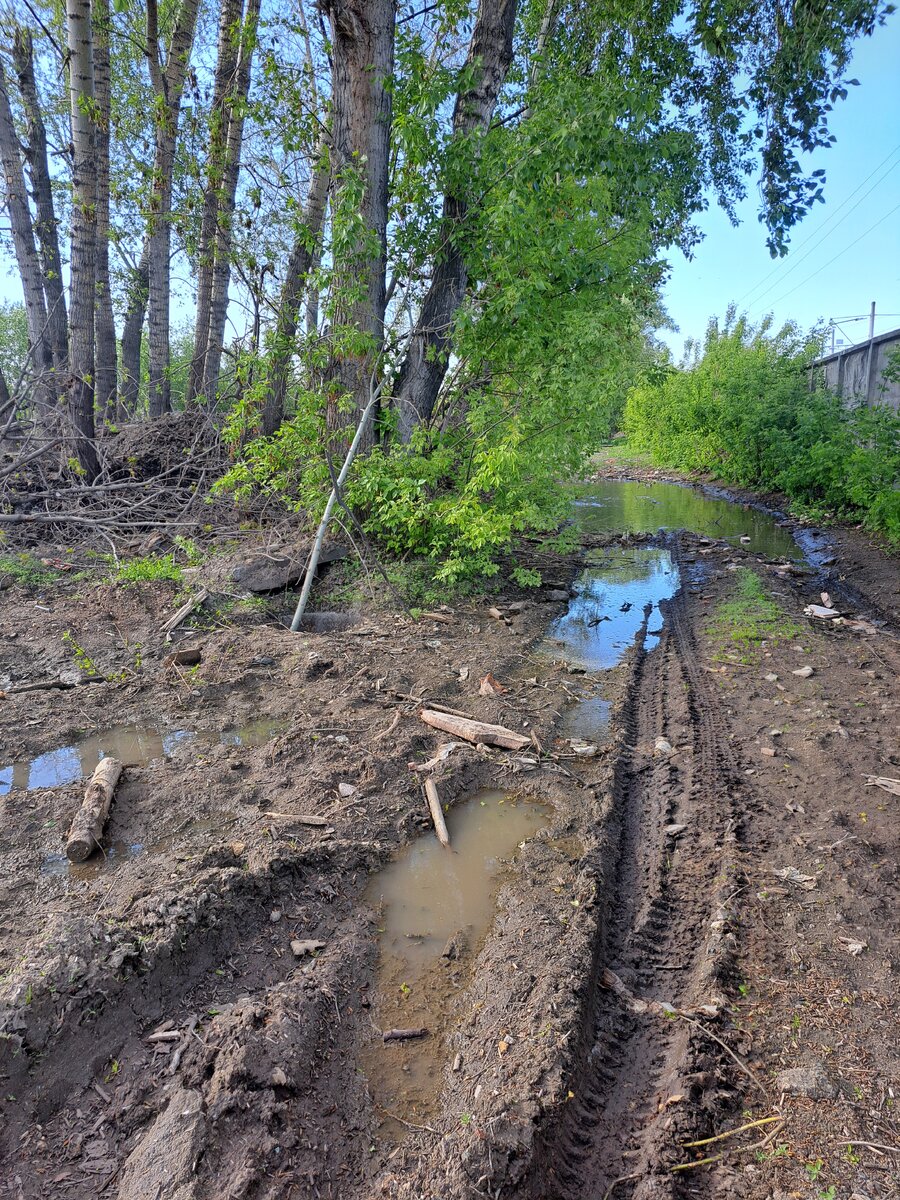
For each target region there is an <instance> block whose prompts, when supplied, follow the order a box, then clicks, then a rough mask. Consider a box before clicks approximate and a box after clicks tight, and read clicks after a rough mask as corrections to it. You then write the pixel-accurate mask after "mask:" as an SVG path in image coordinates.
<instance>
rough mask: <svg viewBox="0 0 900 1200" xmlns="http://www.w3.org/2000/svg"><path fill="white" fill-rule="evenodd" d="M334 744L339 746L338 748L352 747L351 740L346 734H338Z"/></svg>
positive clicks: (335, 736)
mask: <svg viewBox="0 0 900 1200" xmlns="http://www.w3.org/2000/svg"><path fill="white" fill-rule="evenodd" d="M334 742H335V745H337V746H349V745H350V739H349V738H348V737H347V735H346V733H336V734H335V735H334Z"/></svg>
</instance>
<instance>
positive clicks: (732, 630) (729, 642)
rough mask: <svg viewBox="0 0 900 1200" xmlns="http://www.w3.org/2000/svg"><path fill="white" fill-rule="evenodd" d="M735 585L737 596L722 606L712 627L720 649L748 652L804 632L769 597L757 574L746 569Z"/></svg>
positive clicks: (711, 631) (737, 575)
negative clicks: (729, 648) (761, 645)
mask: <svg viewBox="0 0 900 1200" xmlns="http://www.w3.org/2000/svg"><path fill="white" fill-rule="evenodd" d="M735 583H736V588H735V592H736V594H735V596H734V597H733V598H732V599H731V600H727V601H725V602H724V603H723V604H720V605H719V606H718V608H717V610H716V614H715V617H714V619H713V622H712V626H711V628H710V634H711V636H712V638H713V641H714V642H716V643H717V644H718V645H719V647H720V648H724V647H725V646H732V647H735V648H737V649H738V650H739V651H741V652H742V653H746V652H747V651H749V650H752V649H754V648H755V647H757V646H758V645H759V644H760V642H762V641H766V642H770V643H772V642H777V641H778V640H780V639H787V638H793V637H796V636H797V635H798V634H799V633H801V632H802V631H801V629H800V627H799V625H797V624H796V623H795V622H793V621H790V620H788V619H787V618H786V616H785V614H784V612H783V611H782V609H781V608H779V606H778V605H777V604H776V603H775V602H774V601H773V600H771V599H770V598H769V596H767V595H766V591H765V588H764V587H763V583H762V580H761V579H760V577H759V576H758V575H757V574H756V572H755V571H750V570H748V569H747V568H745V567H742V568H741V569H740V570H738V571H737V572H736V573H735ZM721 656H722V655H721V653H719V654H718V655H717V657H721Z"/></svg>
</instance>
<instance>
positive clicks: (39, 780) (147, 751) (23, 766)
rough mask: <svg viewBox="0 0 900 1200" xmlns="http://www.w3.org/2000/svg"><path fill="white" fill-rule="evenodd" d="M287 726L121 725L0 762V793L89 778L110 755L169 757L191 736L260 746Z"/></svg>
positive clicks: (126, 759) (135, 759) (270, 722)
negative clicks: (34, 755)
mask: <svg viewBox="0 0 900 1200" xmlns="http://www.w3.org/2000/svg"><path fill="white" fill-rule="evenodd" d="M285 727H286V725H285V722H284V721H282V720H276V719H274V718H271V717H257V718H256V719H255V720H254V721H251V722H250V723H249V724H248V725H244V726H240V727H239V728H235V729H223V730H220V731H215V730H194V729H169V730H163V729H160V728H159V727H158V726H156V725H120V726H118V727H116V728H114V729H105V730H103V731H102V732H101V733H96V734H90V735H89V736H87V737H84V738H82V739H81V740H80V741H78V742H74V743H73V744H72V745H70V746H60V747H58V748H57V749H56V750H50V751H48V752H47V753H46V754H41V755H38V757H37V758H31V759H28V758H24V759H20V760H19V761H18V762H14V763H10V764H8V765H7V766H4V767H0V796H5V795H7V794H8V793H9V792H11V791H13V790H16V791H25V790H27V789H28V788H52V787H62V786H63V785H64V784H67V783H75V782H76V781H77V780H79V779H86V778H87V777H88V776H89V775H90V774H91V773H92V771H93V770H94V768H95V767H96V765H97V763H98V762H100V760H101V759H102V758H106V757H107V755H112V756H113V757H114V758H118V759H121V761H122V762H123V763H124V764H125V765H126V766H143V765H145V764H146V763H150V762H153V761H155V760H156V759H160V758H169V757H171V756H172V755H173V754H174V753H175V752H176V751H177V750H178V748H179V747H180V746H183V745H185V744H187V743H189V742H193V741H201V742H204V743H210V742H212V743H215V742H216V741H219V742H222V743H224V744H225V745H226V746H262V745H264V744H265V743H266V742H267V741H268V740H269V739H270V738H271V737H274V735H275V734H276V733H278V732H280V731H281V730H282V729H284V728H285Z"/></svg>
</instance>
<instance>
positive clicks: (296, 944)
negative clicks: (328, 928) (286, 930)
mask: <svg viewBox="0 0 900 1200" xmlns="http://www.w3.org/2000/svg"><path fill="white" fill-rule="evenodd" d="M324 949H325V943H324V942H318V941H316V940H315V938H294V939H293V941H292V942H291V953H292V954H293V955H294V957H295V958H302V957H303V955H304V954H314V953H315V952H316V950H324Z"/></svg>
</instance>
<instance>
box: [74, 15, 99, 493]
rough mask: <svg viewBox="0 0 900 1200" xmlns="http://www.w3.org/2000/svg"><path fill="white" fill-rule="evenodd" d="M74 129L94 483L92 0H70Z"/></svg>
mask: <svg viewBox="0 0 900 1200" xmlns="http://www.w3.org/2000/svg"><path fill="white" fill-rule="evenodd" d="M66 33H67V38H68V48H69V101H70V118H71V130H72V162H73V168H72V238H71V247H70V266H69V274H70V285H69V371H70V383H69V415H70V419H71V423H72V427H73V432H74V435H75V453H76V455H77V457H78V461H79V463H80V465H81V470H82V472H83V474H84V476H85V478H86V479H87V481H88V482H89V483H90V482H92V481H93V480H94V479H95V478H96V476H97V474H98V473H99V470H100V463H99V459H98V458H97V447H96V444H95V441H94V380H95V375H94V369H95V368H94V290H95V285H96V280H97V154H96V144H95V130H94V111H95V104H96V98H95V95H94V62H93V47H92V41H93V38H92V33H91V4H90V0H67V8H66Z"/></svg>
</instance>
